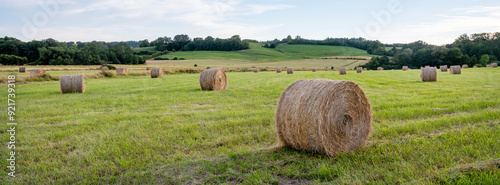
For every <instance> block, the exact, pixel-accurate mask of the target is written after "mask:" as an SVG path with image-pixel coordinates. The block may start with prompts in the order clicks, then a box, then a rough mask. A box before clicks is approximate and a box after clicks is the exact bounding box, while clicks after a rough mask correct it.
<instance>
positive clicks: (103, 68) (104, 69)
mask: <svg viewBox="0 0 500 185" xmlns="http://www.w3.org/2000/svg"><path fill="white" fill-rule="evenodd" d="M101 71H109V68H108V67H107V66H104V67H102V68H101Z"/></svg>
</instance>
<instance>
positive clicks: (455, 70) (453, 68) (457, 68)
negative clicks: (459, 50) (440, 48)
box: [450, 66, 462, 75]
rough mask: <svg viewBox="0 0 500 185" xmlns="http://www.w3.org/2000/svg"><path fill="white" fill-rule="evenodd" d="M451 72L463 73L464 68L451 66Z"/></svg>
mask: <svg viewBox="0 0 500 185" xmlns="http://www.w3.org/2000/svg"><path fill="white" fill-rule="evenodd" d="M450 74H452V75H454V74H457V75H459V74H462V69H461V68H460V66H450Z"/></svg>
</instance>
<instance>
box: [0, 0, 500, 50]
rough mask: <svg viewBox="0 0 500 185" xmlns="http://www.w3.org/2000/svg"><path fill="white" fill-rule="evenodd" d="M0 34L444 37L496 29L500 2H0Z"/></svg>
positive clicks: (439, 40)
mask: <svg viewBox="0 0 500 185" xmlns="http://www.w3.org/2000/svg"><path fill="white" fill-rule="evenodd" d="M0 12H1V17H0V22H1V24H0V36H2V37H3V36H10V37H16V38H19V39H21V40H23V41H29V40H33V39H35V40H40V39H46V38H54V39H56V40H59V41H93V40H98V41H128V40H143V39H149V40H150V41H151V40H154V39H156V38H158V37H160V36H170V37H173V36H175V35H177V34H188V35H189V36H190V37H191V38H194V37H203V38H204V37H206V36H209V35H210V36H214V37H221V38H228V37H231V36H232V35H236V34H237V35H240V36H241V38H243V39H256V40H261V41H263V40H272V39H274V38H278V39H282V38H285V37H286V36H287V35H292V36H293V37H295V36H296V35H300V36H301V37H302V38H309V39H325V38H326V37H335V38H339V37H342V38H344V37H349V38H351V37H364V38H368V39H372V40H380V41H381V42H383V43H409V42H413V41H417V40H423V41H426V42H428V43H430V44H438V45H441V44H447V43H451V42H453V41H454V40H455V38H457V37H458V36H460V35H461V34H464V33H467V34H471V33H482V32H500V2H499V1H486V0H375V1H374V0H370V1H368V0H349V1H345V0H341V1H340V0H335V1H334V0H331V1H316V0H312V1H295V0H292V1H290V0H263V1H261V0H257V1H243V0H182V1H173V0H164V1H160V0H135V1H133V0H88V1H71V0H22V1H12V0H0Z"/></svg>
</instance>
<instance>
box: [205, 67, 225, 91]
mask: <svg viewBox="0 0 500 185" xmlns="http://www.w3.org/2000/svg"><path fill="white" fill-rule="evenodd" d="M200 86H201V90H212V91H222V90H226V89H227V77H226V72H225V71H224V69H222V68H213V69H208V70H205V71H203V72H201V74H200Z"/></svg>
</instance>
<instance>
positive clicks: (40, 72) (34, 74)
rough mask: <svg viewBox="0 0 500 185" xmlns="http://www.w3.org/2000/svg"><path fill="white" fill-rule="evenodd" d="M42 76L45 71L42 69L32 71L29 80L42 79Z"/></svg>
mask: <svg viewBox="0 0 500 185" xmlns="http://www.w3.org/2000/svg"><path fill="white" fill-rule="evenodd" d="M44 76H45V70H43V69H32V70H31V72H30V77H31V78H36V77H44Z"/></svg>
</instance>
